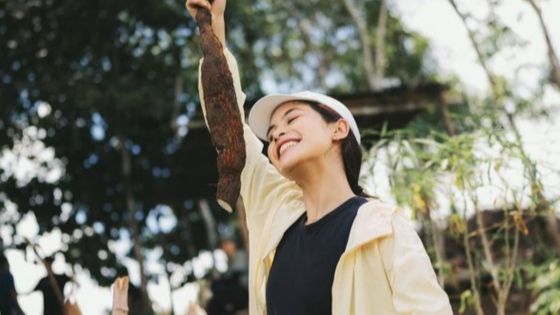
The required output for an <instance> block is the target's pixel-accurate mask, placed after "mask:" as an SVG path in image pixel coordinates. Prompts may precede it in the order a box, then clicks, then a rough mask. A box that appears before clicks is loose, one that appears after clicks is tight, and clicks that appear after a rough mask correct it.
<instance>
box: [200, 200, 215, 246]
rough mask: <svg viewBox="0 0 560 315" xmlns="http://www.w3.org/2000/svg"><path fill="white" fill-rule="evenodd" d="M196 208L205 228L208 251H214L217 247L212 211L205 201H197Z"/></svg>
mask: <svg viewBox="0 0 560 315" xmlns="http://www.w3.org/2000/svg"><path fill="white" fill-rule="evenodd" d="M198 208H199V209H200V215H201V216H202V220H203V221H204V225H205V226H206V236H207V238H208V244H209V245H210V249H211V250H214V249H216V248H217V247H218V241H219V240H218V233H217V232H216V231H217V229H216V220H214V216H213V215H212V211H211V210H210V204H208V201H207V200H206V199H200V200H199V201H198Z"/></svg>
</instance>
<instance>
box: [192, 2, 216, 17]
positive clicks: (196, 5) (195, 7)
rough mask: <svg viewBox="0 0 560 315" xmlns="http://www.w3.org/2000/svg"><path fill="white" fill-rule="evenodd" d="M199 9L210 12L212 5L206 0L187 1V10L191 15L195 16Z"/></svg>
mask: <svg viewBox="0 0 560 315" xmlns="http://www.w3.org/2000/svg"><path fill="white" fill-rule="evenodd" d="M201 7H202V8H206V9H208V11H212V5H211V4H210V2H209V1H208V0H187V9H188V10H189V12H190V13H191V15H193V16H194V15H196V11H197V10H198V8H201Z"/></svg>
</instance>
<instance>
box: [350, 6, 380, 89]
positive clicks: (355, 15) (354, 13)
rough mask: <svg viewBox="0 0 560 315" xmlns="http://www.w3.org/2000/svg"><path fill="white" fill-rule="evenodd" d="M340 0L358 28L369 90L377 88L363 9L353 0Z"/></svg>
mask: <svg viewBox="0 0 560 315" xmlns="http://www.w3.org/2000/svg"><path fill="white" fill-rule="evenodd" d="M342 2H343V3H344V6H345V7H346V9H347V10H348V13H350V16H351V17H352V20H353V21H354V24H355V25H356V28H357V29H358V34H359V35H360V41H361V43H362V60H363V63H364V69H365V71H366V79H367V82H368V86H369V88H370V89H371V90H374V91H375V90H378V89H379V85H378V82H377V78H376V76H375V74H376V70H375V66H374V64H373V53H372V48H371V43H370V40H369V34H368V30H367V22H366V19H365V17H364V16H363V15H362V14H361V11H363V10H360V8H358V6H357V5H356V3H354V1H353V0H342Z"/></svg>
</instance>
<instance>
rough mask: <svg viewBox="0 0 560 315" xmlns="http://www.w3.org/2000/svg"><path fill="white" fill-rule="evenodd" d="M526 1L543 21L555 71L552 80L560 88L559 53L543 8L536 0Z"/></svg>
mask: <svg viewBox="0 0 560 315" xmlns="http://www.w3.org/2000/svg"><path fill="white" fill-rule="evenodd" d="M526 1H527V2H528V3H529V4H530V5H531V7H532V8H533V10H535V13H536V14H537V17H538V18H539V22H540V23H541V28H542V31H543V34H544V39H545V42H546V46H547V48H548V61H549V62H550V66H551V67H552V73H553V80H552V81H553V82H554V83H555V84H556V87H558V88H559V89H560V62H559V61H558V55H557V54H556V51H555V50H554V45H553V44H552V40H551V39H550V33H549V31H548V28H547V27H546V24H545V22H544V18H543V15H542V11H541V8H539V6H538V4H537V3H536V2H535V1H534V0H526Z"/></svg>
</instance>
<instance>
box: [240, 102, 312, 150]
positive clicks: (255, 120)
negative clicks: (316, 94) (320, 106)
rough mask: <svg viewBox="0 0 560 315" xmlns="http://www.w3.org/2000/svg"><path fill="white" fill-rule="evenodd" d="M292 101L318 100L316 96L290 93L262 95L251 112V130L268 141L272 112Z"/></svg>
mask: <svg viewBox="0 0 560 315" xmlns="http://www.w3.org/2000/svg"><path fill="white" fill-rule="evenodd" d="M290 101H316V100H315V99H314V98H308V97H303V96H297V95H289V94H271V95H267V96H264V97H262V98H261V99H259V100H258V101H257V102H256V103H255V105H253V107H252V108H251V111H250V112H249V127H251V130H253V132H254V133H255V135H257V137H259V138H260V139H262V140H264V141H268V140H267V139H266V132H267V131H268V127H269V126H270V116H272V113H273V112H274V110H275V109H276V108H277V107H278V106H280V105H282V104H284V103H286V102H290Z"/></svg>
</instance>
